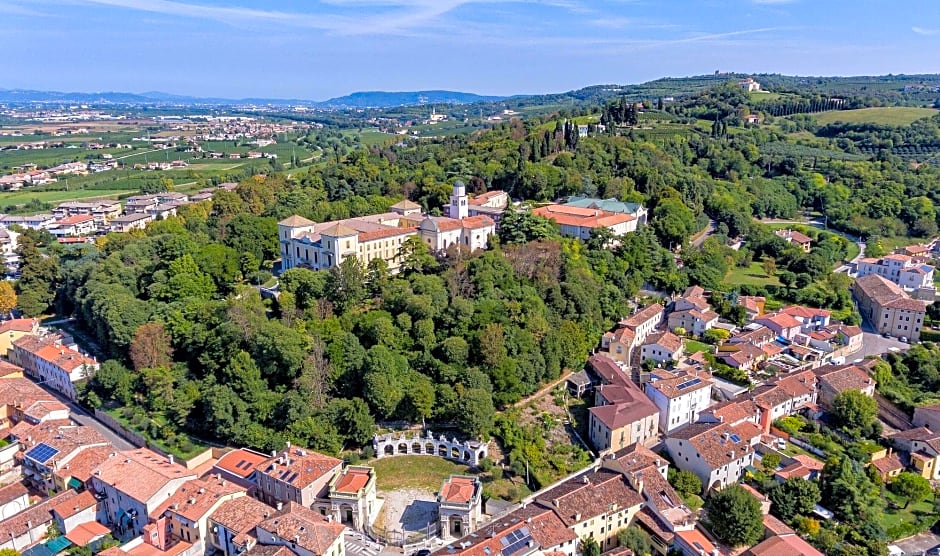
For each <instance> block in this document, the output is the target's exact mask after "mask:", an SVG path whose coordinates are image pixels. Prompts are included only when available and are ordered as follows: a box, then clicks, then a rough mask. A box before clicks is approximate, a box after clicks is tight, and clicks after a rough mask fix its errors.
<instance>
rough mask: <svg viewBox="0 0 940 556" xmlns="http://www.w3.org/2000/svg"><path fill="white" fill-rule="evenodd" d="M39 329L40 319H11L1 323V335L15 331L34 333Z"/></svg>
mask: <svg viewBox="0 0 940 556" xmlns="http://www.w3.org/2000/svg"><path fill="white" fill-rule="evenodd" d="M38 327H39V319H10V320H5V321H3V322H0V334H3V333H5V332H9V331H11V330H15V331H17V332H33V331H35V330H36V329H37V328H38Z"/></svg>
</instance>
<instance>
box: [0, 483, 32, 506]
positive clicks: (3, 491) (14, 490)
mask: <svg viewBox="0 0 940 556" xmlns="http://www.w3.org/2000/svg"><path fill="white" fill-rule="evenodd" d="M28 495H29V491H28V490H27V489H26V487H25V486H24V485H23V483H21V482H16V483H10V484H8V485H7V486H5V487H0V506H3V505H6V504H8V503H9V502H12V501H13V500H16V499H17V498H19V497H21V496H28Z"/></svg>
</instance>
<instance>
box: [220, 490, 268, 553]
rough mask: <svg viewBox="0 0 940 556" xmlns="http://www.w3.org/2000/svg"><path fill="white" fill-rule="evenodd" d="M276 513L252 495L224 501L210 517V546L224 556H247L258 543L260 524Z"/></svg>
mask: <svg viewBox="0 0 940 556" xmlns="http://www.w3.org/2000/svg"><path fill="white" fill-rule="evenodd" d="M275 513H276V511H275V510H274V508H272V507H271V506H268V505H267V504H265V503H263V502H260V501H258V500H256V499H254V498H252V497H250V496H241V497H238V498H232V499H230V500H227V501H225V502H222V504H220V505H219V507H218V508H216V510H215V511H214V512H212V515H210V516H209V520H208V525H207V527H208V531H209V536H208V544H209V545H211V546H212V547H213V548H215V549H216V550H219V551H220V552H222V554H223V556H237V555H239V554H244V553H245V552H247V551H249V550H251V548H252V547H254V546H255V545H256V544H257V542H258V538H257V536H256V534H255V528H256V527H257V526H258V524H259V523H261V522H262V521H264V520H266V519H268V518H269V517H271V516H272V515H273V514H275Z"/></svg>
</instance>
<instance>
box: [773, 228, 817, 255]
mask: <svg viewBox="0 0 940 556" xmlns="http://www.w3.org/2000/svg"><path fill="white" fill-rule="evenodd" d="M774 233H775V234H776V235H777V237H780V238H783V239H784V240H785V241H786V242H787V243H792V244H793V245H796V246H797V247H799V248H800V249H801V250H802V251H803V252H804V253H809V252H810V251H811V250H812V249H813V238H811V237H809V236H808V235H806V234H804V233H801V232H798V231H796V230H791V229H789V228H787V229H786V230H777V231H775V232H774Z"/></svg>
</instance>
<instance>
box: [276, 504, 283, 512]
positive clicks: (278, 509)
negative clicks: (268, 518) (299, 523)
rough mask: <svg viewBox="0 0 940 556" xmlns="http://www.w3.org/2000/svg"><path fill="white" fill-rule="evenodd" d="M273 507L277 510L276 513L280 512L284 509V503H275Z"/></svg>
mask: <svg viewBox="0 0 940 556" xmlns="http://www.w3.org/2000/svg"><path fill="white" fill-rule="evenodd" d="M275 507H276V508H277V511H281V510H283V509H284V503H283V502H278V503H277V506H275Z"/></svg>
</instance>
